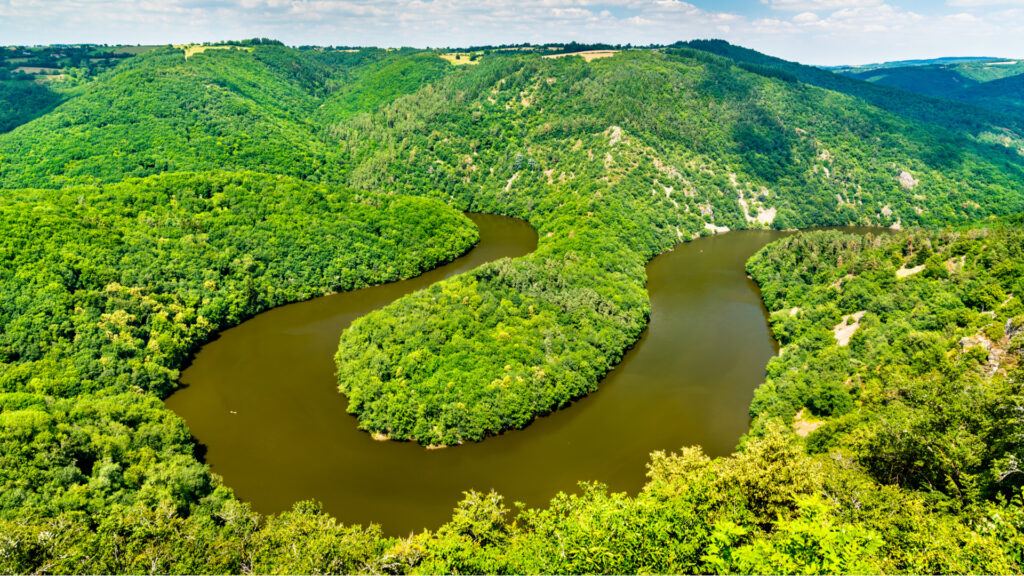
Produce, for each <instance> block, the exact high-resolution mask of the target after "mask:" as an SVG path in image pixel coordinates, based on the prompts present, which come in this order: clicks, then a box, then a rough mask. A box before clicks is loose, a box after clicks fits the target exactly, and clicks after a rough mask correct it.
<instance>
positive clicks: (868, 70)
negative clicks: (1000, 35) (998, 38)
mask: <svg viewBox="0 0 1024 576" xmlns="http://www.w3.org/2000/svg"><path fill="white" fill-rule="evenodd" d="M837 72H839V73H841V74H845V75H847V76H850V77H853V78H857V79H859V80H866V81H868V82H872V83H875V84H882V85H885V86H892V87H894V88H900V89H902V90H907V91H910V92H915V93H917V94H924V95H926V96H934V97H936V98H942V99H944V100H953V101H957V102H963V103H965V104H972V105H974V106H978V107H981V108H987V109H989V110H992V111H995V112H1002V113H1006V114H1020V113H1021V112H1022V111H1024V63H1021V62H1020V61H1018V60H1007V59H994V58H979V59H970V60H967V61H954V62H944V61H938V62H927V61H926V62H921V63H914V64H908V65H904V66H865V67H856V68H846V69H840V70H837Z"/></svg>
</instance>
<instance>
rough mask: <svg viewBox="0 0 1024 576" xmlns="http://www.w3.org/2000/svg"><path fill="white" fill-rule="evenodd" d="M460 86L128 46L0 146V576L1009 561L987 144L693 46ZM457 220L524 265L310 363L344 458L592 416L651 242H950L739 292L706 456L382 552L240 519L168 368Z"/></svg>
mask: <svg viewBox="0 0 1024 576" xmlns="http://www.w3.org/2000/svg"><path fill="white" fill-rule="evenodd" d="M547 52H557V50H554V49H552V50H547ZM474 62H476V64H473V65H466V66H459V67H455V66H452V65H450V64H448V63H446V62H445V61H444V60H443V59H442V58H440V57H439V56H438V53H436V52H431V51H414V50H393V51H389V50H378V49H365V50H358V51H350V50H334V49H323V50H320V49H306V50H295V49H291V48H287V47H284V46H282V45H279V44H276V43H267V42H262V41H260V42H251V41H250V42H239V43H233V44H230V45H224V46H215V47H210V46H202V47H196V46H186V47H163V48H158V49H154V50H150V51H147V52H146V53H144V54H141V55H138V56H133V57H130V58H122V59H120V61H118V62H117V63H115V64H111V65H110V67H109V68H108V69H105V70H104V71H101V72H99V73H98V74H96V75H95V76H94V77H91V78H90V79H89V80H88V81H86V82H84V83H82V84H81V85H79V86H77V87H75V88H74V89H73V90H69V91H67V92H64V93H62V95H61V102H60V103H59V104H58V103H57V102H49V103H47V104H45V105H41V106H39V107H38V110H37V112H32V113H30V114H29V115H28V116H24V117H21V118H20V119H18V120H16V121H13V123H15V124H18V126H17V127H14V128H13V129H12V130H10V131H9V132H7V133H5V134H0V186H2V190H0V212H2V213H3V214H2V218H0V226H2V230H0V262H2V263H3V265H2V267H0V302H2V304H0V325H2V326H3V333H2V336H0V444H2V450H0V462H2V464H0V485H2V489H0V535H2V536H3V538H0V572H11V573H21V572H26V573H27V572H38V573H42V572H50V573H54V572H110V573H120V572H142V571H149V572H188V573H211V572H268V573H269V572H275V573H277V572H280V573H285V572H299V573H304V572H379V573H406V572H421V573H438V572H463V573H464V572H503V573H504V572H545V573H549V572H550V573H583V572H608V573H611V572H616V573H640V572H701V573H710V572H717V573H722V572H750V573H754V572H756V573H780V572H801V573H824V572H915V573H923V572H992V573H995V572H1000V573H1004V572H1020V571H1021V570H1022V567H1024V546H1021V544H1020V543H1021V542H1022V538H1024V504H1022V501H1021V483H1022V473H1021V472H1020V470H1019V461H1020V458H1021V457H1022V455H1021V448H1022V445H1024V433H1022V432H1024V431H1022V421H1021V418H1020V410H1021V392H1020V388H1019V386H1020V380H1021V376H1022V374H1021V369H1020V367H1019V366H1020V364H1019V356H1020V353H1021V346H1020V342H1019V340H1020V338H1021V336H1020V327H1021V325H1022V324H1024V321H1022V320H1021V315H1022V314H1024V309H1022V306H1021V303H1020V299H1019V298H1018V295H1020V294H1021V293H1022V292H1021V290H1024V286H1021V285H1020V278H1021V277H1024V275H1022V274H1021V272H1022V271H1024V246H1022V235H1021V228H1022V226H1021V223H1020V222H1019V220H1012V219H1011V220H998V221H997V220H990V218H992V217H997V218H999V217H1006V216H1009V215H1013V214H1019V213H1020V212H1022V210H1024V157H1022V155H1021V153H1020V152H1019V148H1020V142H1021V141H1022V139H1021V135H1022V133H1024V132H1022V128H1024V127H1022V126H1021V123H1020V119H1019V117H1014V116H1005V115H1001V114H999V113H997V112H989V111H984V110H980V109H976V108H972V107H967V106H959V105H955V104H945V103H940V104H937V103H936V101H935V100H933V99H929V98H925V97H921V96H918V95H914V94H910V93H906V92H902V91H898V90H895V89H891V88H886V87H882V86H875V85H872V84H868V83H865V82H860V81H857V80H854V79H850V78H844V77H840V76H836V75H833V74H831V73H829V72H827V71H824V70H820V69H816V68H809V67H802V66H800V65H798V64H794V63H789V62H785V61H781V60H777V59H772V58H770V57H767V56H764V55H760V54H758V53H756V52H752V51H748V50H745V49H742V48H739V47H735V46H731V45H728V44H725V43H720V42H703V43H700V42H695V43H690V44H687V45H682V44H680V45H674V46H671V47H659V48H653V49H646V50H628V49H624V50H621V51H619V52H618V53H616V54H615V55H613V56H611V57H607V58H601V59H596V60H592V61H590V62H587V61H585V60H584V59H583V58H579V57H573V56H566V57H562V58H545V57H543V56H542V55H540V54H532V53H530V51H522V52H519V51H515V50H509V51H501V50H489V53H488V54H484V55H482V56H480V57H479V58H478V59H477V60H474ZM48 107H53V109H52V111H47V108H48ZM26 109H27V108H26ZM37 113H38V114H40V115H39V116H38V117H37V118H35V119H34V120H28V118H29V117H31V116H32V115H34V114H37ZM134 177H139V178H134ZM456 208H457V209H463V210H475V211H484V212H493V213H499V214H506V215H512V216H519V217H522V218H525V219H527V220H528V221H529V222H530V223H531V224H532V225H533V226H534V227H535V228H536V229H537V231H538V233H539V234H540V242H539V245H538V249H537V251H536V252H534V253H533V254H531V255H529V256H527V257H525V258H520V259H516V260H503V261H498V262H494V263H492V264H489V265H486V266H484V267H482V268H480V269H477V270H474V271H472V272H470V273H467V274H464V275H461V276H456V277H453V278H450V279H448V280H446V281H443V282H441V283H439V284H436V285H434V286H432V287H430V288H429V289H427V290H424V291H421V292H417V293H413V294H410V295H409V296H407V297H405V298H402V299H400V300H398V301H396V302H394V303H393V304H391V305H390V306H388V307H386V308H384V309H382V310H379V311H377V312H374V313H372V314H370V315H368V316H366V317H364V318H362V319H360V320H359V321H357V322H355V323H354V324H353V325H352V327H351V328H350V329H349V330H347V331H346V332H345V333H344V334H343V335H342V337H341V341H340V343H339V348H338V353H337V356H336V360H337V364H338V376H339V385H340V388H341V390H342V392H344V393H345V394H346V395H347V396H348V397H349V399H350V407H351V408H350V409H351V410H352V411H353V412H354V413H355V414H356V415H357V416H358V417H359V419H360V426H362V427H363V428H365V429H366V430H368V431H373V432H376V433H379V434H384V435H387V436H389V437H391V438H394V439H411V440H415V441H417V442H420V443H422V444H427V445H451V444H458V443H460V442H464V441H469V440H481V439H483V438H485V437H486V436H488V435H490V434H496V433H499V432H502V431H504V430H508V429H512V428H519V427H522V426H525V425H527V424H529V422H530V421H531V420H533V419H534V418H535V417H537V416H539V415H542V414H545V413H548V412H550V411H552V410H556V409H558V408H561V407H564V406H566V405H567V404H568V403H570V402H571V401H572V400H573V399H575V398H577V397H579V396H581V395H584V394H587V393H589V392H592V391H594V390H595V389H596V387H597V385H598V382H599V381H600V378H601V377H602V376H603V375H604V374H605V373H606V372H608V371H609V370H610V369H611V368H612V367H614V366H615V365H616V364H617V363H618V361H619V360H620V359H621V357H622V355H623V353H624V351H625V350H626V349H627V348H628V347H629V346H631V345H632V344H633V343H634V342H635V341H636V339H637V338H638V337H639V335H640V333H641V332H642V330H643V329H644V327H645V325H646V323H647V320H648V317H649V315H650V303H649V300H648V297H647V293H646V291H645V289H644V286H645V283H646V273H645V270H644V265H645V264H646V262H647V261H648V260H649V259H650V258H652V257H653V256H654V255H656V254H658V253H660V252H663V251H665V250H667V249H670V248H671V247H672V246H673V245H675V244H676V243H677V242H679V241H684V240H690V239H693V238H695V237H698V236H700V235H707V234H712V233H718V232H722V231H725V230H728V229H743V228H764V227H774V228H780V229H788V228H804V227H809V226H817V225H844V224H861V225H878V226H892V227H897V228H899V227H911V226H927V227H929V228H932V229H937V227H940V226H954V228H953V229H951V230H948V231H944V232H939V231H921V230H918V229H915V230H912V231H909V232H904V233H898V234H894V235H891V236H888V235H879V236H869V237H866V238H864V239H860V238H858V237H848V236H843V235H839V234H835V233H830V234H818V233H815V234H807V235H801V236H798V237H796V238H794V239H790V240H786V241H784V242H783V243H781V244H775V245H773V246H770V247H768V248H766V249H765V251H763V252H762V253H760V254H759V255H758V256H757V257H755V258H754V259H753V260H752V261H751V263H750V265H749V271H750V273H751V275H752V276H753V277H754V278H755V279H756V280H757V281H758V283H759V284H760V285H761V286H762V290H763V294H764V299H765V303H766V305H767V306H768V308H769V310H770V311H771V312H772V316H771V320H772V327H773V330H774V331H775V333H776V336H777V338H778V339H779V341H780V343H781V344H782V346H783V348H782V354H781V355H780V356H779V357H778V358H776V359H774V360H773V361H772V362H771V363H770V365H769V367H768V378H767V381H766V383H765V384H764V385H763V386H762V387H761V388H760V389H759V390H758V391H757V393H756V397H755V401H754V403H753V404H752V406H751V414H752V416H753V417H754V425H753V426H752V429H751V432H750V434H749V436H748V437H747V438H745V439H744V441H743V443H742V445H741V446H740V447H739V449H738V451H737V453H736V454H735V455H733V456H731V457H729V458H721V459H715V460H712V459H709V458H707V457H705V456H704V455H702V454H701V453H700V450H699V449H697V448H685V449H683V450H682V451H681V452H679V453H675V454H662V453H656V454H654V455H652V459H651V464H650V467H649V482H648V484H647V485H646V487H645V488H644V489H643V490H642V491H641V492H640V493H639V494H637V495H635V496H629V495H625V494H611V493H608V491H607V490H606V489H604V488H603V487H602V486H600V485H596V484H594V485H585V486H582V487H581V488H580V491H579V493H578V494H576V495H558V496H557V497H555V498H554V499H553V500H552V502H551V504H550V505H549V506H548V507H546V508H541V509H522V508H521V507H518V506H515V505H514V504H512V505H506V503H504V502H503V500H502V498H501V496H500V495H497V494H479V493H470V494H467V495H466V498H465V500H464V501H463V502H461V503H458V504H457V505H456V506H455V510H454V512H453V516H452V520H451V521H450V522H449V523H447V524H445V525H444V526H441V527H439V528H438V529H436V530H433V531H426V532H423V533H421V534H416V535H412V536H410V537H408V538H390V537H385V536H383V534H382V532H381V530H380V528H378V527H376V526H370V527H365V528H364V527H351V526H343V525H340V524H338V523H337V522H336V521H335V520H334V519H332V518H331V517H330V516H329V515H327V514H325V513H324V512H323V511H322V510H321V509H320V508H319V506H318V505H317V504H316V503H312V502H301V503H298V504H296V505H295V507H294V509H293V510H292V511H290V512H286V513H282V514H278V515H274V516H267V517H261V516H259V515H257V514H256V513H254V512H253V511H252V510H251V509H250V507H249V506H248V505H247V504H246V503H244V502H241V501H239V500H237V499H236V498H235V497H234V496H233V494H232V492H231V489H230V487H228V486H225V485H223V484H222V482H221V480H220V479H219V478H218V477H217V476H216V475H214V474H211V472H210V470H209V468H208V467H207V466H206V465H205V464H203V463H202V462H201V461H200V460H199V459H197V454H196V452H197V447H196V446H195V444H194V440H193V439H192V438H191V436H190V435H189V432H188V430H187V428H186V427H185V425H184V423H183V421H182V420H181V419H180V418H178V417H177V416H175V415H174V414H173V413H171V412H170V411H168V410H167V409H166V408H165V407H164V406H163V404H162V402H161V399H162V398H163V397H164V396H166V395H167V394H168V393H169V392H170V391H172V390H173V389H174V388H175V387H176V386H177V374H178V370H179V369H180V368H182V366H183V365H184V363H185V362H187V360H188V357H189V354H190V353H192V352H193V351H194V350H195V349H196V348H197V347H198V346H199V345H201V344H202V343H204V342H206V341H207V340H209V339H210V338H211V337H212V336H213V335H214V334H215V333H216V331H217V330H219V329H223V328H225V327H228V326H231V325H234V324H237V323H239V322H241V321H242V320H244V319H245V318H247V317H249V316H251V315H253V314H255V313H257V312H259V311H262V310H265V309H267V308H270V307H272V306H276V305H279V304H282V303H285V302H290V301H296V300H301V299H305V298H310V297H313V296H316V295H320V294H324V293H327V292H330V291H337V290H347V289H353V288H356V287H360V286H365V285H368V284H374V283H379V282H383V281H388V280H394V279H398V278H403V277H408V276H411V275H414V274H417V273H418V272H420V271H422V270H424V269H426V268H429V267H432V266H434V265H436V264H438V263H440V262H443V261H446V260H449V259H451V258H453V257H455V256H457V255H459V254H461V253H463V252H464V251H465V250H467V249H468V248H469V247H470V246H471V245H472V244H473V243H474V242H475V241H476V238H477V235H476V233H475V231H474V230H473V227H472V225H471V223H470V221H469V220H468V219H466V218H465V217H463V216H460V215H459V214H458V213H457V212H456V210H455V209H456ZM969 226H974V228H970V227H969ZM919 267H920V268H919ZM861 312H863V314H861ZM840 324H842V325H843V326H839V325H840ZM848 332H849V334H847V333H848ZM837 334H838V335H839V337H840V338H843V337H846V336H848V337H849V341H848V343H843V342H840V341H839V340H837ZM840 344H845V345H840ZM341 416H342V415H339V417H341ZM452 449H454V450H457V449H458V448H452ZM453 504H455V503H453Z"/></svg>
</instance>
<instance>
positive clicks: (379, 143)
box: [331, 49, 1024, 444]
mask: <svg viewBox="0 0 1024 576" xmlns="http://www.w3.org/2000/svg"><path fill="white" fill-rule="evenodd" d="M747 68H750V67H749V66H748V67H747ZM747 68H744V67H741V66H735V65H734V64H733V63H732V62H731V61H730V60H727V59H725V58H722V57H718V56H714V55H711V54H707V53H705V52H699V51H694V50H692V49H670V50H667V51H666V52H665V53H664V54H660V53H658V54H652V53H649V52H640V51H637V52H628V53H622V54H619V55H617V56H615V57H614V58H608V59H601V60H595V61H593V62H590V63H586V62H585V61H583V60H582V59H580V58H562V59H557V60H554V59H545V58H537V57H534V58H494V59H489V60H488V59H485V60H483V61H482V62H481V63H480V64H478V65H476V66H473V67H472V70H470V71H468V72H466V73H463V74H459V75H454V74H453V75H449V76H446V77H445V78H443V79H442V80H440V81H438V82H437V83H435V84H434V85H433V86H432V87H431V88H430V89H424V90H421V91H419V92H417V93H415V94H413V95H411V96H409V97H407V98H404V99H401V100H398V101H396V102H395V103H394V104H392V105H390V106H388V107H385V108H384V109H383V110H381V111H380V112H378V113H376V114H373V115H369V116H364V117H358V118H355V119H353V121H352V122H351V123H350V124H348V125H336V126H333V127H332V128H331V133H332V136H333V138H334V139H335V140H336V141H337V142H338V146H339V148H340V156H341V158H342V159H343V160H345V162H344V165H346V166H356V168H353V169H351V170H350V171H348V172H347V173H346V174H345V177H346V179H345V182H346V183H348V184H349V185H352V186H355V187H358V188H368V189H374V188H394V189H397V190H401V191H403V192H407V193H412V194H420V193H423V192H424V191H428V193H431V194H432V195H435V196H437V197H439V198H441V199H444V200H446V201H448V202H450V203H453V204H454V205H457V206H461V207H468V208H472V209H474V210H484V211H493V212H500V213H507V214H513V215H517V216H520V217H523V218H527V219H528V220H529V221H530V222H531V223H532V224H533V225H534V226H535V227H536V228H537V229H538V231H539V232H540V234H541V239H540V248H539V249H538V251H537V252H536V253H534V254H533V255H531V256H529V257H527V258H525V259H520V260H517V261H514V262H502V263H495V264H492V265H489V266H485V267H482V268H481V269H479V270H477V271H475V272H473V273H472V274H469V275H465V276H462V277H459V278H453V279H450V280H448V281H446V282H442V283H440V284H438V285H436V286H434V287H432V289H431V290H430V291H429V292H427V293H422V294H417V295H410V296H409V297H407V298H403V299H401V300H399V301H397V302H395V303H394V304H392V305H390V306H389V307H387V308H385V309H384V310H382V311H380V312H377V313H374V314H370V315H368V316H367V317H365V318H363V319H361V320H360V321H358V322H357V323H355V324H354V325H353V327H352V328H351V329H350V330H348V331H346V332H345V334H344V335H343V336H342V342H341V346H340V348H339V352H338V355H337V360H338V366H339V379H340V383H341V389H342V391H344V392H345V393H346V394H347V395H348V396H349V398H350V399H351V400H352V402H351V404H350V408H349V409H350V410H351V411H352V412H353V413H355V414H357V415H358V416H359V418H360V421H361V425H362V426H363V427H364V428H365V429H367V430H370V431H373V432H375V433H378V434H384V435H387V436H389V437H393V438H403V439H404V438H409V439H414V440H416V441H418V442H421V443H423V444H456V443H459V442H462V441H464V440H479V439H481V438H483V437H484V436H486V435H488V434H493V433H496V432H500V431H501V430H505V429H508V428H519V427H522V426H524V425H525V424H527V423H529V422H530V421H531V420H532V419H533V418H534V417H536V416H538V415H542V414H545V413H548V412H550V411H552V410H555V409H557V408H560V407H563V406H565V405H566V404H568V403H569V402H570V401H571V400H573V399H574V398H575V397H577V396H580V395H582V394H585V393H588V392H591V391H593V390H594V389H595V387H596V384H597V382H598V380H599V378H600V377H601V376H602V375H604V374H605V373H606V372H607V371H608V370H609V369H611V367H613V366H614V365H615V364H617V363H618V361H619V360H620V358H621V355H622V351H623V350H624V349H625V347H626V346H628V345H629V344H630V343H632V342H633V341H635V340H636V338H637V337H638V336H639V334H640V332H641V331H642V329H643V327H644V326H645V325H646V320H647V315H648V314H649V304H648V302H647V298H646V294H645V292H644V290H643V287H644V284H645V282H646V276H645V273H644V270H643V265H644V263H646V262H647V260H649V259H650V258H651V257H652V256H654V255H655V254H658V253H660V252H662V251H664V250H666V249H668V248H670V247H671V246H672V245H673V244H674V243H676V242H678V241H679V240H680V239H689V238H691V237H694V236H696V235H699V234H706V233H709V232H710V231H713V230H715V231H717V230H722V229H735V228H750V227H763V226H774V227H779V228H799V227H807V226H812V225H840V224H850V223H857V224H874V225H878V224H882V225H896V226H901V225H910V224H928V223H935V222H944V221H945V222H948V221H966V220H969V219H972V218H977V217H980V216H983V215H985V214H993V213H995V214H1007V213H1014V212H1018V211H1020V210H1021V209H1022V208H1024V204H1022V197H1021V191H1022V190H1021V185H1020V182H1021V179H1022V172H1021V167H1022V163H1021V160H1022V158H1021V156H1020V155H1019V154H1017V152H1016V151H1012V150H1008V149H1006V148H1003V147H999V146H993V145H989V144H985V143H982V142H980V141H978V140H976V139H972V138H971V137H970V136H969V135H967V134H964V133H957V132H952V131H949V130H945V129H942V128H939V127H936V126H934V125H928V124H922V123H918V122H914V121H912V120H908V119H906V118H902V117H900V116H897V115H894V114H891V113H886V112H884V111H881V110H878V109H876V108H872V107H870V106H867V105H865V104H864V103H863V102H861V101H858V100H856V99H854V98H853V97H850V96H847V95H844V94H839V93H836V92H829V91H826V90H822V89H819V88H816V87H814V86H809V85H805V84H801V83H799V82H797V81H795V80H793V79H790V78H788V77H784V76H783V77H780V74H775V73H766V72H764V71H763V70H760V69H757V68H754V69H753V70H754V71H750V70H748V69H747ZM851 82H852V81H851ZM426 126H429V130H430V132H429V133H427V132H425V130H424V127H426ZM668 127H671V128H670V129H669V128H668ZM438 141H440V142H443V143H444V146H443V147H438V146H437V145H436V144H435V142H438ZM878 142H882V143H883V144H881V145H878ZM437 318H444V320H443V321H441V322H438V321H436V319H437ZM581 335H589V336H581ZM481 358H486V359H487V360H486V361H480V359H481ZM482 382H483V383H487V385H486V386H481V385H480V383H482Z"/></svg>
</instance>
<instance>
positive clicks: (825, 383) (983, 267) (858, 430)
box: [748, 224, 1024, 508]
mask: <svg viewBox="0 0 1024 576" xmlns="http://www.w3.org/2000/svg"><path fill="white" fill-rule="evenodd" d="M915 265H916V266H917V267H915ZM899 270H902V271H903V273H904V274H903V275H902V276H901V274H900V273H899V272H898V271H899ZM748 271H749V272H750V274H751V275H752V276H753V277H754V278H755V280H756V281H757V282H758V283H759V284H760V285H761V287H762V293H763V295H764V299H765V303H766V305H767V306H768V308H769V310H772V311H773V312H772V315H771V321H772V328H773V331H774V332H775V334H776V337H777V338H778V339H779V342H780V344H782V349H781V352H780V355H779V356H778V357H776V358H773V359H772V361H771V362H770V363H769V366H768V381H767V382H766V383H765V385H764V386H762V387H761V388H760V389H758V391H757V393H756V394H755V398H754V402H753V405H752V407H751V416H753V417H754V418H757V419H758V420H759V421H760V422H764V421H767V420H768V419H771V418H781V419H783V420H784V421H788V420H790V419H791V418H792V417H793V415H794V414H795V413H796V412H797V411H798V410H801V409H804V408H806V409H808V410H809V411H810V412H812V413H814V414H815V415H817V416H818V417H823V418H825V419H826V420H825V424H824V425H823V426H822V427H821V428H820V429H818V430H816V431H814V432H813V433H812V434H811V436H810V438H809V444H808V445H809V447H811V448H812V449H813V450H814V451H815V452H830V451H835V450H843V451H848V453H849V454H851V455H852V457H853V458H854V460H855V461H856V462H858V463H859V464H860V465H862V466H863V467H864V468H865V469H866V470H867V471H868V472H869V473H870V474H871V475H872V476H873V477H874V478H876V479H877V480H878V481H880V482H883V483H894V484H899V485H901V486H905V487H909V488H915V489H920V490H925V491H928V492H929V493H931V494H932V495H933V496H935V497H936V498H940V499H943V500H946V499H948V500H949V505H951V506H954V507H957V508H962V507H965V506H974V505H977V504H978V503H979V502H981V501H983V500H986V499H992V498H995V497H997V496H1000V495H1001V496H1003V497H1011V496H1013V495H1014V494H1017V493H1019V491H1020V489H1021V487H1022V486H1024V474H1022V473H1021V472H1019V468H1018V466H1019V465H1018V462H1019V461H1020V459H1021V458H1022V456H1024V421H1022V419H1021V418H1020V410H1021V406H1022V405H1024V388H1022V384H1024V383H1022V382H1021V381H1020V379H1019V378H1018V377H1015V376H1014V371H1015V370H1016V369H1017V367H1018V366H1019V364H1020V360H1021V354H1020V351H1019V349H1016V350H1015V349H1014V347H1013V344H1012V342H1013V338H1014V337H1015V336H1016V335H1017V334H1019V333H1021V331H1022V330H1024V326H1022V323H1024V322H1022V320H1024V319H1022V318H1021V317H1020V314H1021V313H1022V312H1024V305H1022V304H1021V300H1020V298H1019V297H1018V296H1016V295H1017V294H1022V293H1024V292H1022V289H1024V284H1022V283H1021V279H1022V278H1024V230H1022V229H1021V228H1020V227H1018V226H1016V225H1006V224H1002V225H996V226H992V227H989V228H982V229H974V230H966V231H947V232H925V231H915V232H911V233H905V234H899V235H880V236H866V237H858V236H850V235H845V234H841V233H837V232H815V233H809V234H804V235H801V236H799V237H794V238H790V239H787V240H784V241H782V242H779V243H776V244H773V245H770V246H768V247H766V248H765V249H763V250H762V251H761V252H760V253H759V254H758V255H757V256H755V257H754V258H753V259H752V260H751V261H750V263H749V264H748ZM907 271H910V272H911V273H910V274H907ZM858 312H859V313H861V314H862V316H861V317H860V320H859V323H858V327H857V328H856V332H855V333H854V334H853V337H852V338H851V339H850V341H849V345H848V346H843V345H841V344H840V343H838V342H837V340H836V339H834V338H833V337H832V336H833V334H831V333H830V332H832V330H833V328H836V329H838V328H839V327H840V326H841V325H843V323H844V322H843V318H849V317H850V316H849V315H851V314H854V313H858ZM836 397H838V398H842V404H843V405H844V409H843V410H835V409H829V408H830V407H834V406H835V403H836V400H835V398H836ZM823 404H824V405H825V409H822V405H823ZM754 429H755V430H757V429H758V424H755V426H754Z"/></svg>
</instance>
